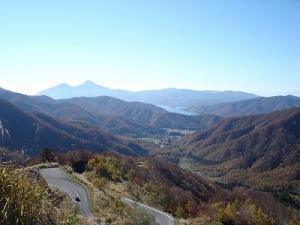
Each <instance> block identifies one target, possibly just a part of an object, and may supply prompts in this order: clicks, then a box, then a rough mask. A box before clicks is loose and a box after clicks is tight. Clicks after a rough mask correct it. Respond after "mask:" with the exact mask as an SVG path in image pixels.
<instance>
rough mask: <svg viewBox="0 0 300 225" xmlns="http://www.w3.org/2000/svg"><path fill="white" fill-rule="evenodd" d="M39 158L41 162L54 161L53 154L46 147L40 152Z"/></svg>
mask: <svg viewBox="0 0 300 225" xmlns="http://www.w3.org/2000/svg"><path fill="white" fill-rule="evenodd" d="M41 158H42V161H43V162H53V161H54V160H55V156H54V152H53V150H51V149H50V148H48V147H45V148H43V149H42V150H41Z"/></svg>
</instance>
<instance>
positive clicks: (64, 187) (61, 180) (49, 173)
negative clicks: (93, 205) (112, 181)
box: [40, 168, 175, 225]
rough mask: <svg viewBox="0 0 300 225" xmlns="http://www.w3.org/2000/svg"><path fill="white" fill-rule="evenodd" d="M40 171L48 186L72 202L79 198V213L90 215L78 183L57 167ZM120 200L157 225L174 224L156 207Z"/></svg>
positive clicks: (82, 189) (85, 215)
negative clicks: (140, 211) (66, 196)
mask: <svg viewBox="0 0 300 225" xmlns="http://www.w3.org/2000/svg"><path fill="white" fill-rule="evenodd" d="M40 173H41V175H42V177H43V178H44V179H45V180H46V182H47V183H48V185H49V186H50V187H54V188H57V189H59V190H60V191H62V192H64V193H66V194H67V195H68V196H69V197H70V198H71V199H72V201H74V202H76V201H75V199H76V198H79V199H80V202H79V203H76V204H78V208H79V214H80V215H82V216H83V217H86V218H90V217H92V214H91V211H90V209H89V204H88V198H87V193H86V191H85V189H84V188H83V187H82V186H81V185H80V184H78V183H76V182H74V181H72V180H71V179H70V177H69V176H68V175H67V174H66V173H65V172H64V171H63V170H61V169H59V168H47V169H40ZM122 202H123V203H125V204H127V205H129V206H132V207H137V208H140V209H143V210H144V211H145V212H146V213H147V214H148V215H150V216H153V217H154V218H155V221H156V223H157V224H159V225H175V220H174V218H173V217H172V216H170V215H169V214H167V213H164V212H162V211H160V210H158V209H155V208H152V207H149V206H146V205H144V204H141V203H138V202H135V201H133V200H131V199H129V198H122ZM90 225H95V224H90Z"/></svg>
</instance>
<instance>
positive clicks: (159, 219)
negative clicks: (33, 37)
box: [122, 198, 175, 225]
mask: <svg viewBox="0 0 300 225" xmlns="http://www.w3.org/2000/svg"><path fill="white" fill-rule="evenodd" d="M122 202H123V203H125V204H127V205H130V206H132V207H136V208H140V209H143V210H144V211H146V213H147V214H148V215H151V216H153V217H154V219H155V222H156V223H157V224H159V225H175V220H174V218H173V217H172V216H170V215H169V214H167V213H165V212H162V211H160V210H158V209H155V208H152V207H150V206H147V205H144V204H142V203H138V202H135V201H133V200H131V199H129V198H122Z"/></svg>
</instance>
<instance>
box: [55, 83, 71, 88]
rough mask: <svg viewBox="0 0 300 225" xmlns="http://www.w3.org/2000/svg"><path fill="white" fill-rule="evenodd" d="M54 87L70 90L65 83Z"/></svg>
mask: <svg viewBox="0 0 300 225" xmlns="http://www.w3.org/2000/svg"><path fill="white" fill-rule="evenodd" d="M56 87H57V88H71V86H70V85H68V84H66V83H61V84H59V85H57V86H56Z"/></svg>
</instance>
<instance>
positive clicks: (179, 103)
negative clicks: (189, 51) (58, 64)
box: [38, 81, 258, 107]
mask: <svg viewBox="0 0 300 225" xmlns="http://www.w3.org/2000/svg"><path fill="white" fill-rule="evenodd" d="M38 95H46V96H49V97H52V98H54V99H67V98H72V97H98V96H110V97H115V98H119V99H122V100H124V101H138V102H144V103H150V104H154V105H162V106H169V107H191V106H194V105H210V104H218V103H224V102H233V101H241V100H246V99H252V98H256V97H258V96H257V95H254V94H250V93H246V92H238V91H195V90H188V89H176V88H169V89H162V90H149V91H138V92H132V91H125V90H119V89H117V90H116V89H110V88H106V87H102V86H100V85H97V84H95V83H93V82H92V81H86V82H85V83H83V84H81V85H78V86H75V87H72V86H69V85H67V84H60V85H57V86H55V87H52V88H49V89H47V90H44V91H41V92H40V93H38Z"/></svg>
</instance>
